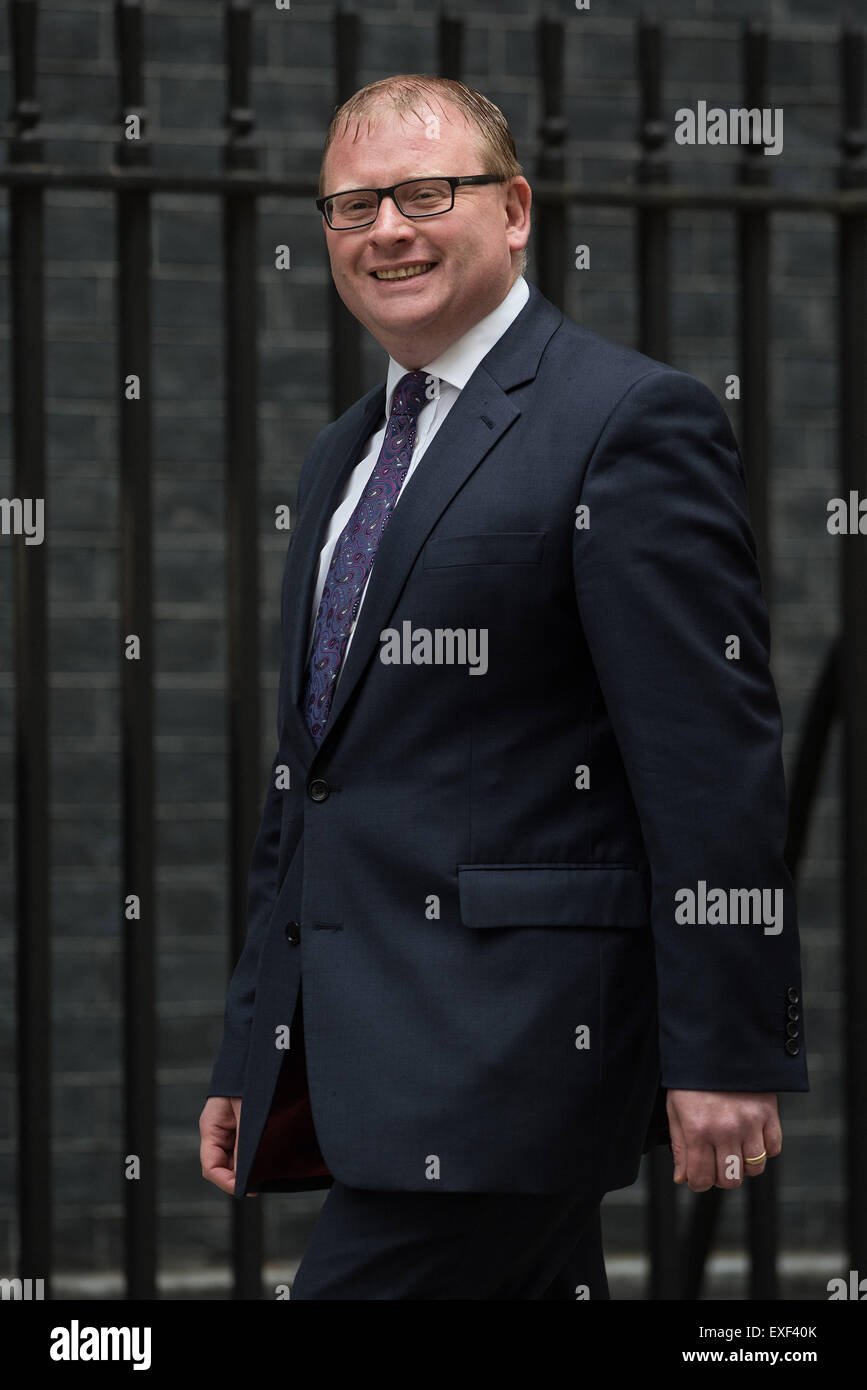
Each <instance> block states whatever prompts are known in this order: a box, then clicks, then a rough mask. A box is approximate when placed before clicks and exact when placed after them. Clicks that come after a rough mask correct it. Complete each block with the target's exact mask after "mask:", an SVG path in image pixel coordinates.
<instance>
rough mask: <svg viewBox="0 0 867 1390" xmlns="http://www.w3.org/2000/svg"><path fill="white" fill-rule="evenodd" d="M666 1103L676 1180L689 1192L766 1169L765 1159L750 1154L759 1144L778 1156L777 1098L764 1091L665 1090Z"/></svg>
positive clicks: (734, 1182)
mask: <svg viewBox="0 0 867 1390" xmlns="http://www.w3.org/2000/svg"><path fill="white" fill-rule="evenodd" d="M665 1108H666V1112H667V1114H668V1128H669V1132H670V1134H671V1148H672V1152H673V1153H674V1181H675V1182H676V1183H686V1184H687V1186H688V1187H690V1188H691V1189H692V1191H693V1192H707V1190H708V1188H710V1187H740V1185H741V1182H742V1181H743V1178H744V1176H746V1177H750V1178H756V1177H758V1175H759V1173H763V1172H764V1171H765V1166H766V1161H764V1160H763V1161H762V1162H761V1163H747V1162H746V1160H747V1159H748V1158H758V1156H759V1154H760V1153H761V1152H762V1150H763V1149H764V1150H765V1152H766V1154H767V1157H768V1158H776V1157H777V1154H778V1153H779V1152H780V1150H781V1149H782V1147H783V1131H782V1130H781V1129H780V1117H779V1114H778V1111H777V1097H776V1096H775V1095H774V1094H772V1093H771V1092H768V1091H758V1092H750V1091H669V1092H668V1094H667V1097H666V1105H665Z"/></svg>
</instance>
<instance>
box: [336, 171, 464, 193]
mask: <svg viewBox="0 0 867 1390" xmlns="http://www.w3.org/2000/svg"><path fill="white" fill-rule="evenodd" d="M445 178H448V175H447V174H438V173H436V172H435V171H434V170H432V169H427V170H426V171H425V173H423V174H407V175H406V177H405V178H400V179H395V180H394V182H395V183H396V184H397V183H412V181H413V179H445ZM389 187H390V185H389V184H387V183H380V184H376V183H348V184H347V185H346V187H345V188H335V190H334V193H333V194H330V195H328V196H331V197H335V196H336V195H337V194H338V193H351V192H352V191H353V189H355V188H389Z"/></svg>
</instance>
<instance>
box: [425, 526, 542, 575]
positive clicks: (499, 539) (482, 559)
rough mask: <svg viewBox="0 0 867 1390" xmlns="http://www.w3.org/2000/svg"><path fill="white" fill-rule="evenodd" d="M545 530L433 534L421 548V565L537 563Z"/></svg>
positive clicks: (436, 567) (434, 566) (427, 567)
mask: <svg viewBox="0 0 867 1390" xmlns="http://www.w3.org/2000/svg"><path fill="white" fill-rule="evenodd" d="M547 534H548V533H547V531H496V532H489V533H487V534H486V535H478V536H435V537H434V538H433V540H430V541H428V543H427V545H426V546H425V548H424V557H423V567H424V569H426V570H430V569H444V568H445V567H446V566H452V565H538V564H539V562H540V560H541V559H542V551H543V549H544V546H545V537H546V536H547Z"/></svg>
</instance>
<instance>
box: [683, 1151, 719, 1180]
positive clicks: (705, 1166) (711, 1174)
mask: <svg viewBox="0 0 867 1390" xmlns="http://www.w3.org/2000/svg"><path fill="white" fill-rule="evenodd" d="M716 1174H717V1155H716V1149H715V1148H714V1146H713V1144H709V1143H708V1142H707V1141H706V1140H704V1139H693V1140H692V1142H691V1143H690V1144H689V1145H688V1147H687V1151H686V1181H687V1185H688V1187H689V1189H690V1191H691V1192H707V1190H708V1188H710V1187H713V1186H714V1183H715V1182H716Z"/></svg>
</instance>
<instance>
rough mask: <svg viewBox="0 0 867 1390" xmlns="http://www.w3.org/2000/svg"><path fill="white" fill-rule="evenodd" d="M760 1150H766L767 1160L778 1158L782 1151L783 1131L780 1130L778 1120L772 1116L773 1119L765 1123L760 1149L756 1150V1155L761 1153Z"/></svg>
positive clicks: (776, 1116) (775, 1116)
mask: <svg viewBox="0 0 867 1390" xmlns="http://www.w3.org/2000/svg"><path fill="white" fill-rule="evenodd" d="M762 1149H767V1152H768V1158H778V1157H779V1155H780V1154H781V1153H782V1149H783V1131H782V1129H781V1128H780V1118H779V1116H778V1115H774V1117H773V1119H770V1120H766V1121H765V1127H764V1138H763V1140H762V1144H761V1147H760V1148H758V1149H756V1153H761V1151H762Z"/></svg>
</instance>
